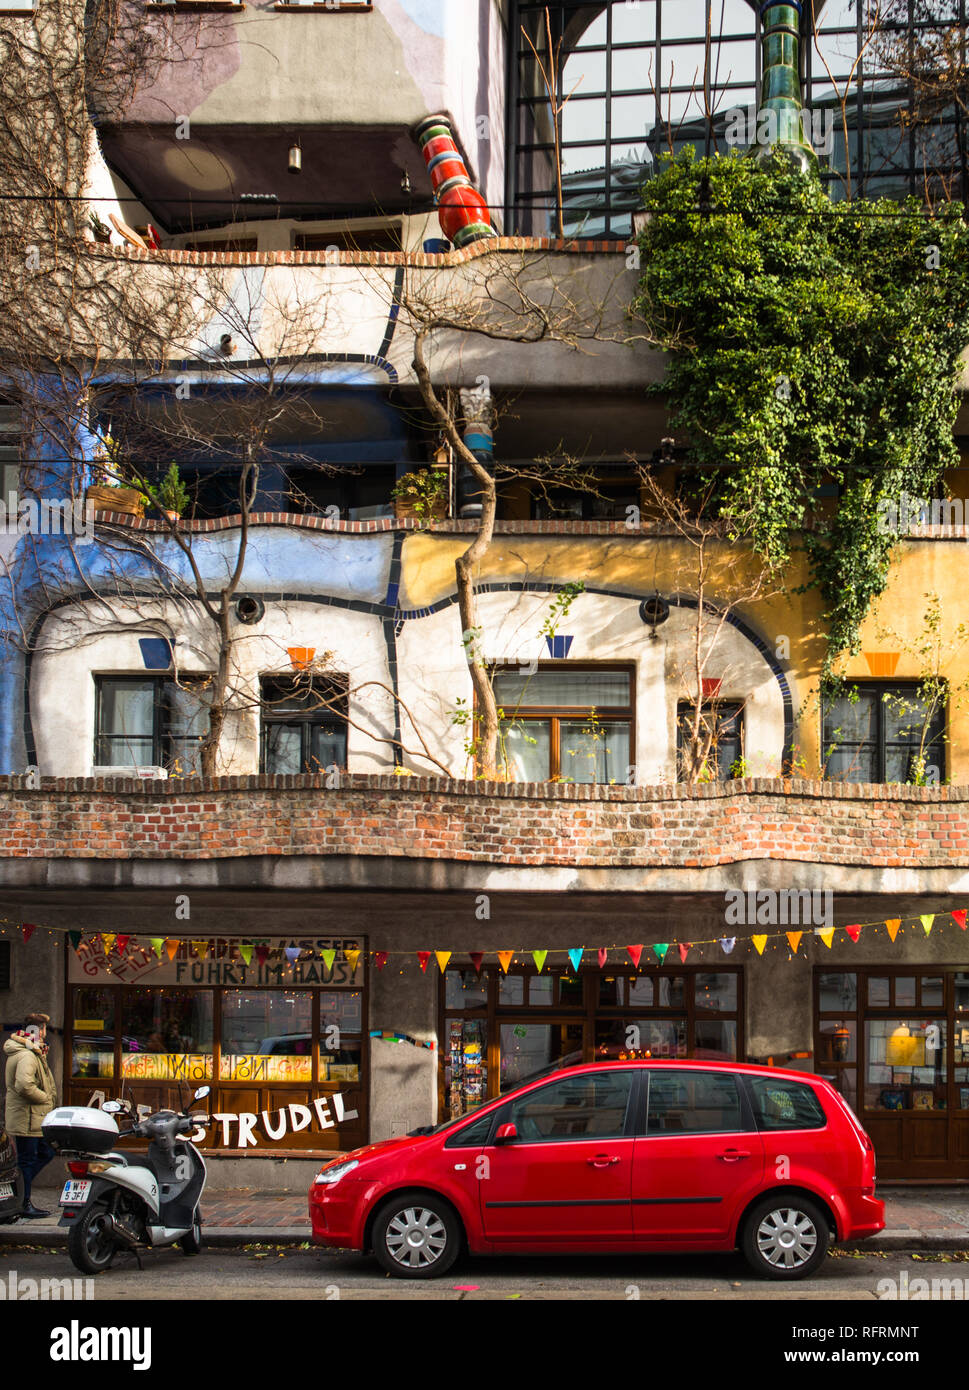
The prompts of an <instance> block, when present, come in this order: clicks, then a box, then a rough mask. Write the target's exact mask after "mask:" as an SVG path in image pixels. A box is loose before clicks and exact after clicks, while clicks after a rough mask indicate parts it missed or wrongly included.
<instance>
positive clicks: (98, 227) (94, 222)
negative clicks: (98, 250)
mask: <svg viewBox="0 0 969 1390" xmlns="http://www.w3.org/2000/svg"><path fill="white" fill-rule="evenodd" d="M88 223H89V224H90V227H91V231H92V232H93V233H94V240H95V241H97V242H100V243H101V245H102V246H110V245H111V228H110V227H109V226H108V225H107V223H106V222H102V221H101V219H100V217H99V216H98V215H97V213H96V212H92V213H90V214H89V215H88Z"/></svg>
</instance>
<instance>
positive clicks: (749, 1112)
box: [310, 1061, 885, 1279]
mask: <svg viewBox="0 0 969 1390" xmlns="http://www.w3.org/2000/svg"><path fill="white" fill-rule="evenodd" d="M310 1216H311V1218H312V1222H313V1239H314V1241H315V1242H316V1243H317V1244H319V1245H326V1246H336V1247H340V1248H342V1249H351V1250H362V1251H371V1250H372V1251H373V1253H374V1254H375V1255H376V1257H377V1259H378V1260H379V1261H380V1263H381V1265H382V1266H383V1268H384V1269H386V1270H388V1271H389V1272H390V1273H391V1274H394V1275H398V1276H400V1277H401V1278H406V1279H431V1278H434V1277H436V1276H437V1275H441V1274H444V1273H445V1272H446V1271H447V1270H448V1269H449V1268H450V1267H451V1265H452V1264H453V1263H454V1261H455V1259H456V1258H457V1256H458V1254H459V1253H460V1252H461V1250H462V1249H467V1250H468V1251H469V1252H470V1253H471V1254H474V1255H485V1254H488V1255H491V1254H499V1253H501V1254H508V1253H510V1252H513V1251H518V1252H520V1253H521V1254H539V1253H544V1254H548V1253H555V1254H570V1253H591V1252H597V1253H605V1252H616V1253H619V1252H626V1253H628V1252H632V1251H654V1252H655V1251H660V1250H669V1251H686V1250H734V1249H736V1248H737V1247H739V1248H740V1249H741V1250H742V1251H743V1253H744V1255H745V1256H746V1258H747V1261H748V1263H749V1264H750V1265H751V1267H752V1268H753V1269H754V1270H755V1271H756V1272H757V1273H758V1274H761V1275H764V1276H765V1277H767V1278H770V1279H801V1278H803V1277H804V1276H805V1275H808V1274H812V1273H813V1272H814V1271H815V1270H816V1269H817V1268H818V1266H819V1265H820V1264H821V1262H822V1260H823V1259H824V1257H825V1254H826V1253H827V1250H828V1246H829V1244H830V1242H831V1241H832V1240H839V1241H845V1240H861V1239H864V1238H865V1237H866V1236H872V1235H876V1234H877V1233H878V1232H879V1231H881V1230H883V1229H884V1226H885V1207H884V1203H882V1202H880V1201H878V1200H876V1198H875V1152H874V1149H873V1147H872V1143H871V1140H870V1139H869V1138H868V1135H867V1134H866V1133H865V1131H864V1130H863V1129H862V1127H861V1125H860V1123H859V1122H858V1119H857V1118H856V1116H855V1115H854V1112H853V1111H852V1110H851V1108H850V1107H849V1106H848V1105H847V1103H846V1102H845V1101H844V1100H842V1098H841V1097H840V1096H839V1095H838V1093H837V1092H836V1091H835V1090H834V1088H833V1087H832V1086H830V1085H829V1084H828V1082H826V1081H824V1080H822V1078H821V1077H819V1076H812V1075H810V1074H808V1073H805V1072H791V1071H780V1070H777V1069H776V1068H773V1067H755V1066H747V1065H744V1064H741V1063H735V1062H699V1061H675V1062H674V1061H643V1062H599V1063H592V1064H587V1065H584V1066H577V1067H570V1068H568V1069H567V1070H564V1071H558V1072H555V1073H553V1074H551V1075H549V1074H545V1075H543V1076H542V1077H541V1078H539V1079H537V1080H534V1081H531V1082H529V1083H528V1084H526V1085H524V1086H520V1087H519V1088H518V1089H517V1090H515V1091H511V1092H509V1093H508V1094H507V1095H505V1096H502V1097H501V1099H500V1100H493V1101H489V1102H488V1103H487V1104H486V1105H483V1106H481V1107H480V1108H479V1109H477V1110H475V1111H473V1112H472V1113H471V1114H470V1115H464V1116H462V1117H461V1118H460V1119H458V1120H450V1121H448V1122H447V1123H445V1124H442V1125H438V1126H436V1127H435V1128H429V1129H426V1130H417V1131H415V1132H413V1133H412V1134H409V1135H407V1136H406V1137H402V1138H399V1139H386V1140H384V1141H383V1142H381V1143H377V1144H369V1145H367V1146H366V1147H365V1148H362V1149H356V1150H355V1151H354V1152H353V1153H350V1154H347V1155H346V1156H345V1157H343V1158H338V1159H335V1160H334V1161H332V1162H331V1163H328V1164H326V1166H325V1167H324V1168H323V1169H322V1170H321V1171H320V1173H319V1174H318V1176H317V1178H316V1180H315V1181H314V1183H313V1186H312V1188H311V1189H310Z"/></svg>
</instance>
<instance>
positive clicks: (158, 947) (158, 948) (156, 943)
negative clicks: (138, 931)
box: [148, 936, 165, 960]
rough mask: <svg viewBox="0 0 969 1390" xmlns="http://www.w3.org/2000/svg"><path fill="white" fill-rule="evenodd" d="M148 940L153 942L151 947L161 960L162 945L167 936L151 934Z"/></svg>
mask: <svg viewBox="0 0 969 1390" xmlns="http://www.w3.org/2000/svg"><path fill="white" fill-rule="evenodd" d="M148 940H149V941H150V942H151V949H152V950H153V951H154V953H155V955H156V956H157V957H158V959H159V960H161V953H162V947H163V946H164V944H165V938H164V937H163V936H150V937H149V938H148Z"/></svg>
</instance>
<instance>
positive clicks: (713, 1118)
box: [646, 1070, 747, 1136]
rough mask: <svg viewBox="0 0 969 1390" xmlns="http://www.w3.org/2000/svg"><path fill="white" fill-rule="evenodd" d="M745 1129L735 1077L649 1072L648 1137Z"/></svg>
mask: <svg viewBox="0 0 969 1390" xmlns="http://www.w3.org/2000/svg"><path fill="white" fill-rule="evenodd" d="M746 1127H747V1126H746V1124H745V1123H744V1121H743V1117H742V1112H741V1105H740V1092H739V1091H738V1089H737V1082H736V1079H735V1078H734V1077H733V1076H730V1075H729V1074H722V1075H721V1074H719V1073H716V1072H714V1073H707V1072H694V1071H671V1072H668V1071H665V1070H664V1071H652V1072H650V1076H649V1102H648V1110H647V1119H646V1133H647V1136H649V1135H653V1134H722V1133H725V1132H731V1131H736V1130H743V1129H746Z"/></svg>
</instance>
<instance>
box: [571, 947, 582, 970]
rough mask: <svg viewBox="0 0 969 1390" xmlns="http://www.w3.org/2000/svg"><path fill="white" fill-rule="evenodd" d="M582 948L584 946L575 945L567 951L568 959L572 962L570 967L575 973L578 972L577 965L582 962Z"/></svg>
mask: <svg viewBox="0 0 969 1390" xmlns="http://www.w3.org/2000/svg"><path fill="white" fill-rule="evenodd" d="M584 950H585V947H584V946H576V947H575V948H574V949H573V950H571V951H570V952H569V960H570V961H571V962H572V969H573V970H574V971H575V972H576V974H578V970H579V966H580V965H581V964H582V952H583V951H584Z"/></svg>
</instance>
